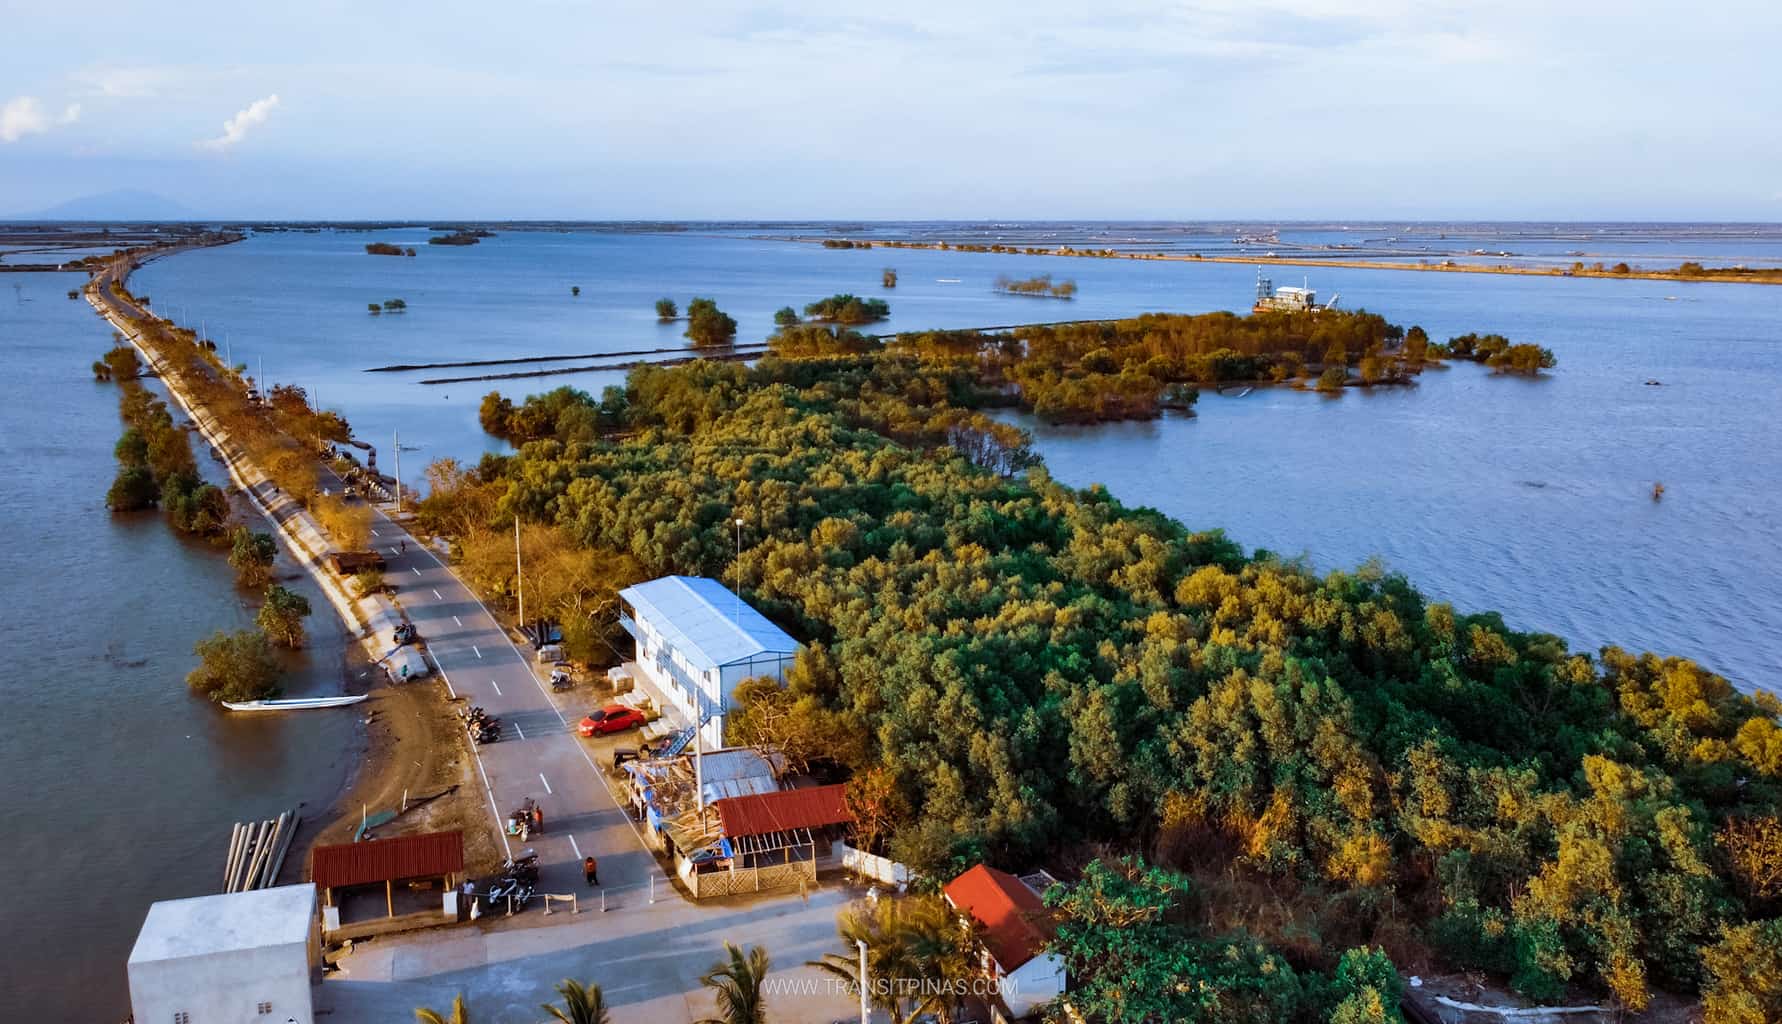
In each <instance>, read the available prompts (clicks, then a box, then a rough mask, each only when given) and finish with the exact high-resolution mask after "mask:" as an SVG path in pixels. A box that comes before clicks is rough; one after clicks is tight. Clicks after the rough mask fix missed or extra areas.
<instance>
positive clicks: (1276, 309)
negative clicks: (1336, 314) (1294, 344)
mask: <svg viewBox="0 0 1782 1024" xmlns="http://www.w3.org/2000/svg"><path fill="white" fill-rule="evenodd" d="M1338 297H1339V296H1336V295H1332V296H1331V297H1330V301H1329V302H1326V303H1325V304H1324V305H1322V306H1320V305H1319V304H1318V293H1317V292H1314V291H1313V290H1312V288H1311V284H1310V282H1309V281H1308V282H1307V284H1306V287H1303V288H1293V287H1290V286H1286V285H1283V286H1282V287H1280V288H1276V287H1275V283H1274V281H1272V280H1270V279H1269V278H1267V277H1264V276H1263V273H1262V268H1261V267H1257V268H1256V304H1255V305H1254V306H1251V307H1250V312H1252V313H1322V312H1324V311H1325V310H1329V309H1335V308H1336V304H1337V298H1338Z"/></svg>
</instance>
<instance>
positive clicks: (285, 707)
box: [223, 693, 367, 711]
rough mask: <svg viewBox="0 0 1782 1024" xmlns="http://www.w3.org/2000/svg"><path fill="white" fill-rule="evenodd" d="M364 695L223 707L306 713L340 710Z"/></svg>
mask: <svg viewBox="0 0 1782 1024" xmlns="http://www.w3.org/2000/svg"><path fill="white" fill-rule="evenodd" d="M366 696H367V695H366V694H363V693H361V694H359V695H358V696H357V697H286V698H282V699H278V700H240V701H236V700H226V701H223V706H224V707H226V708H228V709H229V710H230V711H308V710H309V709H310V708H342V707H346V706H347V705H348V704H357V703H359V702H360V701H362V700H364V699H365V698H366Z"/></svg>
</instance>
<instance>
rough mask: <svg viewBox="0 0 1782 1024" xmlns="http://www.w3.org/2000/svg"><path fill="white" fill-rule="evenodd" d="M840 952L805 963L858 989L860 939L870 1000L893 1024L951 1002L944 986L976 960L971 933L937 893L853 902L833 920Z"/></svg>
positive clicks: (949, 987)
mask: <svg viewBox="0 0 1782 1024" xmlns="http://www.w3.org/2000/svg"><path fill="white" fill-rule="evenodd" d="M835 927H836V932H837V934H838V935H839V936H840V938H841V945H842V951H841V952H839V953H825V954H823V957H822V959H820V960H812V961H810V962H809V965H810V966H812V967H815V968H817V969H818V970H820V971H822V972H823V973H825V974H828V975H830V976H832V977H834V978H837V979H839V980H841V981H843V982H845V983H847V984H848V985H850V986H851V987H852V988H853V990H854V991H855V992H858V991H859V981H860V974H859V970H860V967H859V963H860V962H859V959H858V955H859V954H858V950H859V948H860V947H859V943H861V942H865V943H866V966H867V973H868V974H869V975H870V976H871V978H872V981H873V985H872V991H871V992H870V993H869V996H870V998H871V1001H872V1003H873V1005H875V1006H877V1007H878V1008H880V1009H882V1010H885V1011H886V1012H888V1013H890V1014H891V1019H892V1020H893V1021H894V1022H896V1024H911V1022H913V1021H915V1020H916V1019H917V1018H919V1017H921V1016H922V1015H924V1014H929V1013H934V1012H936V1011H939V1010H942V1009H945V1008H947V1007H949V1006H951V1005H952V1004H953V1003H954V1002H955V1000H953V999H950V998H948V996H947V994H946V993H948V992H949V991H953V992H957V991H963V990H964V989H965V986H964V985H963V984H960V983H961V982H963V981H965V980H966V979H968V978H970V977H972V976H973V975H974V974H975V971H976V961H975V958H974V956H973V953H972V949H971V936H970V933H969V932H967V931H966V930H965V929H963V928H961V927H959V919H958V917H957V916H956V915H955V914H954V912H953V910H952V908H951V907H950V906H948V904H947V903H946V902H945V901H944V900H942V899H941V898H940V897H938V896H904V897H898V898H890V897H886V898H882V899H880V900H878V901H877V903H876V904H855V905H853V906H850V907H848V908H846V909H844V910H842V911H841V913H839V914H837V915H836V919H835Z"/></svg>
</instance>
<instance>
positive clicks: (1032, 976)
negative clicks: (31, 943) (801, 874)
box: [194, 953, 1064, 1024]
mask: <svg viewBox="0 0 1782 1024" xmlns="http://www.w3.org/2000/svg"><path fill="white" fill-rule="evenodd" d="M998 974H1000V975H1001V977H1002V982H1003V984H1002V1001H1003V1002H1005V1003H1007V1004H1008V1006H1009V1012H1011V1013H1013V1014H1014V1015H1015V1016H1017V1017H1025V1016H1027V1015H1028V1014H1030V1013H1032V1012H1033V1011H1035V1010H1037V1009H1039V1008H1040V1007H1041V1006H1044V1005H1045V1004H1046V1003H1049V1002H1051V1001H1052V1000H1053V999H1056V998H1057V997H1058V996H1060V995H1062V994H1063V993H1064V961H1062V960H1060V959H1058V957H1057V956H1055V955H1053V954H1051V953H1041V954H1040V955H1039V956H1036V957H1034V958H1033V959H1032V960H1029V961H1027V962H1026V963H1024V964H1022V965H1021V966H1020V967H1018V968H1016V969H1015V970H1013V971H1011V972H1008V973H1006V974H1003V973H1002V972H1001V970H1000V967H999V969H998ZM194 1024H196V1022H194Z"/></svg>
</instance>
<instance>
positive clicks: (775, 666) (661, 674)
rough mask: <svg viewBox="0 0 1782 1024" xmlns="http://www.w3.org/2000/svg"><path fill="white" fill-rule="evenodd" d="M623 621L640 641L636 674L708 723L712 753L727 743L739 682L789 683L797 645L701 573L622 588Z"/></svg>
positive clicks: (704, 735) (705, 732) (704, 733)
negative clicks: (726, 731)
mask: <svg viewBox="0 0 1782 1024" xmlns="http://www.w3.org/2000/svg"><path fill="white" fill-rule="evenodd" d="M619 600H620V601H621V602H622V604H621V606H620V611H619V624H620V625H622V626H624V627H625V631H626V632H628V633H630V634H631V635H632V637H633V638H635V639H636V641H637V670H638V671H639V672H641V673H643V674H644V675H645V676H646V677H647V678H648V680H649V682H650V683H651V684H652V685H653V686H654V687H655V688H656V689H657V690H660V691H661V693H662V694H663V696H664V697H666V698H668V699H669V700H671V701H673V702H674V704H675V705H676V707H678V708H679V709H680V711H681V712H682V714H683V715H684V716H685V717H686V718H687V720H689V721H699V720H701V719H707V718H708V716H709V720H707V721H706V724H705V727H704V728H703V729H702V730H701V731H700V737H701V740H702V742H703V744H704V745H705V747H706V748H707V749H716V748H718V747H722V746H723V745H724V713H725V712H726V711H727V710H729V708H730V705H731V699H732V696H733V695H734V694H735V692H736V684H738V683H740V682H742V681H743V680H744V679H749V678H752V677H754V676H771V677H773V678H775V679H778V680H781V681H784V679H785V678H786V669H787V668H789V667H791V665H792V661H793V659H794V658H795V657H796V656H797V654H798V647H799V645H798V641H796V640H794V639H792V638H791V637H790V636H788V635H787V634H786V632H785V630H782V629H781V628H780V627H778V626H776V625H774V624H773V623H771V622H769V621H767V617H766V616H764V615H762V614H761V613H760V612H758V611H756V610H755V609H753V608H751V607H749V605H748V603H747V602H745V601H743V600H742V598H740V597H738V596H737V594H736V593H735V592H734V591H732V590H731V589H730V588H728V587H726V586H724V584H722V583H719V582H718V581H717V580H714V579H707V578H705V577H703V576H664V577H662V578H661V579H655V580H650V581H649V582H647V583H639V584H637V585H636V586H630V587H626V588H625V589H623V590H621V591H619Z"/></svg>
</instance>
